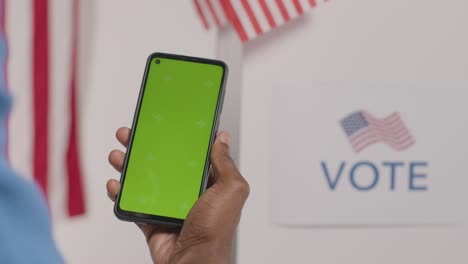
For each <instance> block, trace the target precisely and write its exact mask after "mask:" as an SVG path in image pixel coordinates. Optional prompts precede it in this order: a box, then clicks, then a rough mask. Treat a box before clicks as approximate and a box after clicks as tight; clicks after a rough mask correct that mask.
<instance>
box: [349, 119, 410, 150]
mask: <svg viewBox="0 0 468 264" xmlns="http://www.w3.org/2000/svg"><path fill="white" fill-rule="evenodd" d="M341 126H342V127H343V130H344V131H345V133H346V135H347V136H348V139H349V141H350V143H351V146H352V147H353V149H354V151H356V152H358V153H359V152H361V151H362V150H364V149H365V148H367V147H368V146H370V145H372V144H375V143H379V142H382V143H386V144H387V145H389V146H390V147H392V148H393V149H395V150H398V151H402V150H405V149H407V148H409V147H411V146H412V145H413V144H414V143H415V140H414V138H413V136H412V135H411V133H410V131H409V130H408V128H407V127H406V125H405V123H404V122H403V120H402V119H401V117H400V114H399V113H397V112H395V113H393V114H391V115H389V116H388V117H385V118H382V119H379V118H375V117H374V116H372V115H371V114H370V113H368V112H366V111H358V112H354V113H352V114H350V115H348V116H347V117H345V118H344V119H342V120H341Z"/></svg>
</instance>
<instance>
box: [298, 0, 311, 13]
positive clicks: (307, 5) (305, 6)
mask: <svg viewBox="0 0 468 264" xmlns="http://www.w3.org/2000/svg"><path fill="white" fill-rule="evenodd" d="M299 2H300V3H301V6H302V10H304V12H306V11H307V10H309V9H311V6H310V3H309V0H299Z"/></svg>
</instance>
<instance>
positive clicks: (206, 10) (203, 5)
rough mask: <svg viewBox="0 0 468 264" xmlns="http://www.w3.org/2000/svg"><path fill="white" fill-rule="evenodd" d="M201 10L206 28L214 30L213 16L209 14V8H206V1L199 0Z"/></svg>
mask: <svg viewBox="0 0 468 264" xmlns="http://www.w3.org/2000/svg"><path fill="white" fill-rule="evenodd" d="M198 2H199V3H200V7H201V10H202V12H203V14H204V15H205V19H206V22H207V23H208V26H209V27H210V28H215V27H216V22H215V20H214V18H213V14H211V12H210V8H209V7H208V4H207V3H206V0H199V1H198Z"/></svg>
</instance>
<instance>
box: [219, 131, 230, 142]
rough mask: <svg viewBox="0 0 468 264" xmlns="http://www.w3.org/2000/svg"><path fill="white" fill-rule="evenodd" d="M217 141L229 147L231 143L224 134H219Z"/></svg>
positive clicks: (226, 134) (228, 136) (227, 135)
mask: <svg viewBox="0 0 468 264" xmlns="http://www.w3.org/2000/svg"><path fill="white" fill-rule="evenodd" d="M219 141H221V142H223V143H224V144H226V145H229V143H230V142H231V136H230V135H229V134H228V133H226V132H222V133H220V134H219Z"/></svg>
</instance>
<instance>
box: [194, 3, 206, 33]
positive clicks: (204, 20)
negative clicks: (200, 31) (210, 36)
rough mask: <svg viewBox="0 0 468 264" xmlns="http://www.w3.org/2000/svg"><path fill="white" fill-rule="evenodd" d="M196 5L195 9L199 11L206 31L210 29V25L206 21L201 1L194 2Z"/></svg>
mask: <svg viewBox="0 0 468 264" xmlns="http://www.w3.org/2000/svg"><path fill="white" fill-rule="evenodd" d="M194 3H195V9H196V10H197V13H198V16H199V17H200V19H201V21H202V23H203V26H204V27H205V29H206V30H208V29H210V25H209V24H208V21H207V20H206V17H205V14H204V13H203V10H202V8H201V6H200V3H199V0H194Z"/></svg>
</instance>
